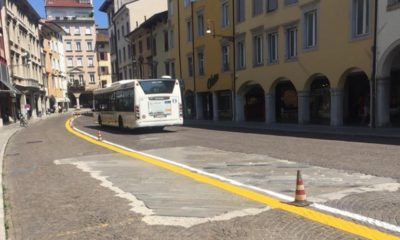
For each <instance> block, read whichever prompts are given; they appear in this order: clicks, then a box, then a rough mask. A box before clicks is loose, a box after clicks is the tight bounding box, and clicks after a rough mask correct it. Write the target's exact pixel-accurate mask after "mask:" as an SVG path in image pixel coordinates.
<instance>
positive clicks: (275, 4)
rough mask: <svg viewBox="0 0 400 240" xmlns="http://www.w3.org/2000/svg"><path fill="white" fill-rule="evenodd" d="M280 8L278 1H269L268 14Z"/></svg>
mask: <svg viewBox="0 0 400 240" xmlns="http://www.w3.org/2000/svg"><path fill="white" fill-rule="evenodd" d="M277 8H278V0H267V12H272V11H274V10H276V9H277Z"/></svg>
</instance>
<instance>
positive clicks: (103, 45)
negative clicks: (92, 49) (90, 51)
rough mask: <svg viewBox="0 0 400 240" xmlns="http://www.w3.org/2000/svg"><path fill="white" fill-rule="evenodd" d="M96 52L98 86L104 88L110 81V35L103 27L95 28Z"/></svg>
mask: <svg viewBox="0 0 400 240" xmlns="http://www.w3.org/2000/svg"><path fill="white" fill-rule="evenodd" d="M96 31H97V32H96V52H97V60H98V66H99V69H98V73H99V84H100V87H102V88H104V87H106V86H107V85H110V84H111V82H112V77H111V55H110V37H109V35H108V30H107V29H105V28H97V29H96Z"/></svg>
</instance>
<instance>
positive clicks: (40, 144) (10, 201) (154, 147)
mask: <svg viewBox="0 0 400 240" xmlns="http://www.w3.org/2000/svg"><path fill="white" fill-rule="evenodd" d="M64 121H65V117H64V118H62V117H61V118H54V119H49V120H46V121H41V122H38V123H36V126H37V127H36V128H28V129H24V130H23V131H20V132H18V133H17V134H16V135H15V136H14V137H12V138H11V139H10V143H9V145H8V146H7V149H6V154H5V159H4V160H5V166H4V173H5V177H4V183H5V195H6V204H7V206H8V207H7V208H6V211H7V225H8V226H9V230H8V234H9V238H10V239H271V240H272V239H273V240H279V239H282V240H283V239H285V240H287V239H362V238H358V237H356V236H354V235H350V234H347V233H344V232H341V231H338V230H335V229H333V228H331V227H327V226H324V225H321V224H318V223H315V222H312V221H308V220H305V219H303V218H301V217H298V216H295V215H293V214H289V213H286V212H283V211H281V210H276V209H268V210H266V211H262V212H260V213H258V214H256V215H249V216H241V217H234V218H230V219H228V220H223V221H207V222H205V223H200V224H196V225H193V226H191V227H187V228H185V227H179V226H163V225H149V224H148V223H146V222H144V221H143V219H144V215H145V214H144V213H142V214H139V213H137V212H135V211H132V205H130V204H131V201H130V200H129V199H127V198H123V197H118V196H116V193H115V191H113V190H111V189H110V188H109V187H107V186H105V185H104V184H103V185H101V184H102V182H101V181H100V180H99V179H98V178H95V177H94V175H96V173H97V174H98V175H100V176H102V174H103V175H104V177H106V178H105V179H106V180H109V181H110V182H112V183H113V184H114V185H113V186H114V187H119V188H120V189H121V190H123V191H124V192H125V193H126V192H129V193H135V191H139V190H137V186H135V184H134V183H132V182H130V183H131V184H129V182H126V181H123V179H124V178H127V177H131V178H132V179H135V178H136V179H141V180H142V181H146V180H148V178H149V177H148V176H146V175H140V174H139V173H140V170H143V169H146V170H147V171H150V168H145V167H144V166H139V165H134V166H133V165H130V164H128V165H124V164H121V163H118V162H117V161H114V162H107V161H106V160H107V157H105V156H109V155H110V154H112V153H111V152H110V151H108V150H106V149H103V148H100V147H98V146H95V145H92V144H90V143H88V142H85V141H83V140H81V139H79V138H76V137H75V136H73V135H71V134H70V133H68V132H67V131H66V130H65V128H64ZM45 122H46V123H45ZM76 123H77V125H79V126H80V127H82V128H83V129H85V131H90V132H92V133H96V131H97V127H96V125H95V124H93V122H92V119H91V118H87V117H81V118H78V119H77V122H76ZM102 131H103V132H102V134H103V138H105V139H107V140H110V141H115V142H119V143H121V144H122V145H126V146H129V147H132V148H135V149H138V150H141V151H147V152H149V153H160V152H164V153H165V154H166V156H168V155H169V154H172V153H174V150H176V149H177V148H176V147H177V146H178V147H181V148H182V149H183V150H185V149H190V147H193V146H197V147H201V148H203V149H206V150H207V149H208V150H209V149H213V151H216V152H218V151H224V152H226V153H228V155H227V156H230V155H229V154H231V153H232V152H233V153H235V152H236V153H242V154H250V155H252V154H255V155H252V156H253V157H255V156H260V155H261V156H262V155H264V156H268V157H270V158H272V159H280V160H289V161H292V162H297V163H301V164H303V165H304V164H306V165H307V166H314V165H315V166H320V167H321V166H323V167H328V168H329V169H332V168H334V169H338V170H341V171H338V172H340V173H341V174H342V176H344V175H345V174H348V175H349V176H350V177H349V176H347V177H349V179H351V178H357V176H358V175H357V174H359V173H362V174H368V175H373V176H375V177H373V176H369V177H368V179H369V180H370V181H373V182H374V183H377V184H383V183H397V181H398V179H399V175H398V174H399V173H395V172H396V171H395V170H393V168H395V167H396V166H398V163H397V162H396V161H395V157H394V156H395V153H393V151H398V149H397V148H398V147H397V146H396V145H388V144H372V143H360V142H341V141H330V140H329V141H328V140H320V139H312V138H307V139H304V138H300V137H296V138H292V137H288V136H286V137H279V136H270V135H262V134H252V133H234V132H224V131H210V130H204V129H191V128H185V127H179V128H178V127H176V128H175V127H174V128H167V130H166V131H164V132H152V131H144V132H143V131H126V132H119V131H118V130H116V129H113V128H109V129H108V128H107V129H104V130H102ZM315 146H318V148H316V147H315ZM354 148H361V149H363V150H365V151H367V152H366V154H365V155H360V154H359V153H358V152H357V151H354ZM338 149H340V150H341V155H342V158H341V161H337V160H332V159H335V156H338V155H340V154H339V153H338V152H337V151H338ZM208 150H207V151H208ZM321 151H324V153H321ZM375 151H377V152H375ZM178 152H182V151H178ZM372 152H375V154H376V155H379V156H380V163H379V164H378V163H374V161H373V160H374V158H373V156H371V154H369V155H368V153H372ZM175 153H176V152H175ZM205 153H206V152H205ZM375 154H374V155H375ZM96 156H97V157H96ZM101 156H102V157H103V158H102V157H101ZM306 156H307V157H306ZM308 156H309V157H308ZM225 157H226V156H225ZM321 158H322V159H321ZM67 159H69V160H68V161H67ZM101 159H103V161H99V160H101ZM336 159H337V158H336ZM253 160H254V159H253ZM253 160H252V161H253ZM57 161H58V162H57ZM96 161H97V162H96ZM231 161H235V159H231ZM271 161H272V160H271ZM375 161H376V160H375ZM55 163H58V164H55ZM73 163H86V165H85V166H87V167H89V168H90V169H89V170H91V171H86V170H88V168H87V169H86V170H85V169H84V168H82V167H79V165H74V164H73ZM197 163H198V164H199V165H198V166H203V167H204V168H207V167H208V169H209V170H212V169H210V167H209V166H205V165H202V164H201V162H200V161H198V162H197ZM230 164H231V168H235V167H236V168H239V170H240V171H243V169H240V168H245V167H246V166H242V165H243V162H242V163H241V165H240V164H239V165H240V166H232V164H233V163H232V162H231V163H230ZM368 164H371V167H372V168H373V167H376V169H372V170H371V169H369V168H368ZM388 164H391V165H390V166H388ZM233 165H234V164H233ZM358 165H360V166H358ZM278 166H279V165H278ZM130 167H134V168H132V171H134V170H136V171H138V172H136V174H132V175H133V176H131V175H129V172H130V170H129V169H130ZM264 167H267V166H264ZM214 170H215V171H218V169H214ZM236 170H237V169H236ZM113 171H114V172H125V175H124V174H121V175H117V174H114V175H112V174H111V173H112V172H113ZM154 171H155V170H154ZM158 171H159V170H158ZM371 171H373V172H375V174H372V173H371ZM220 172H221V174H222V173H224V172H223V171H220ZM332 172H333V170H331V173H332ZM150 173H151V172H150ZM150 173H149V174H150ZM229 173H231V172H229V171H227V172H225V174H227V176H229ZM158 174H161V173H159V172H158ZM164 174H165V176H166V175H167V173H164ZM168 174H169V173H168ZM232 175H233V174H231V175H230V177H232ZM154 176H156V175H154ZM157 176H159V175H157ZM162 176H164V175H162ZM342 176H341V177H342ZM360 176H361V175H360ZM233 177H234V176H233ZM239 177H240V176H239ZM242 177H243V176H242ZM180 178H181V177H178V176H177V177H176V179H175V178H174V177H173V176H172V175H168V178H167V177H165V178H162V177H160V180H159V181H158V182H156V183H157V184H160V183H162V182H163V181H164V182H165V183H166V184H165V186H164V190H165V191H167V192H168V190H169V188H170V185H168V184H169V183H170V182H171V181H178V182H184V181H187V180H183V179H180ZM358 179H361V177H359V176H358ZM371 179H372V180H371ZM283 180H284V181H286V180H287V179H283ZM290 180H291V179H290ZM288 181H289V180H288ZM260 184H262V183H260ZM358 184H364V185H363V186H365V185H367V184H366V183H365V182H364V183H362V182H360V183H358ZM128 185H129V186H128ZM345 185H346V184H344V185H342V186H340V189H342V188H343V189H347V188H348V187H346V186H345ZM149 186H151V184H149ZM183 186H185V187H184V188H185V189H187V191H188V194H187V195H191V196H192V197H193V196H197V195H198V196H202V194H204V193H209V192H210V191H216V192H215V194H216V195H214V196H219V198H217V199H219V200H221V201H222V200H224V199H225V200H229V199H233V198H235V197H233V196H232V197H231V196H229V194H227V193H226V194H224V192H219V191H217V190H215V189H213V190H211V189H207V188H208V187H207V186H199V187H198V188H193V186H194V185H191V184H190V182H189V181H187V182H184V184H183ZM158 187H159V188H158V190H159V191H160V188H163V186H162V185H159V186H158ZM149 190H151V189H150V187H149ZM140 191H143V189H142V190H140ZM310 191H312V190H310ZM183 192H184V191H183ZM316 193H317V194H318V195H323V192H322V191H320V190H318V191H316ZM147 194H148V195H149V194H151V192H149V193H147ZM181 194H182V195H181V198H185V196H186V194H184V193H181ZM133 195H134V194H133ZM386 195H387V196H390V198H389V197H388V198H387V197H385V196H386ZM160 196H161V197H162V195H160ZM166 196H168V195H166ZM398 196H399V191H398V190H396V191H387V192H381V191H374V192H373V193H371V192H361V193H358V194H350V195H344V196H343V197H342V198H340V199H336V200H331V201H329V202H327V204H329V205H331V206H337V207H340V208H342V209H346V210H351V211H358V212H361V213H365V212H368V210H375V211H371V212H370V216H372V217H375V218H379V219H382V220H385V221H388V222H391V223H395V224H396V223H397V224H398V219H399V218H398V216H399V214H398V209H399V208H398V206H399V205H398V202H399V201H398ZM146 199H148V196H146V195H145V194H142V196H140V197H139V200H141V201H143V202H144V203H146ZM368 199H369V200H368ZM361 200H363V201H364V202H365V203H367V204H364V205H363V201H361ZM171 201H173V198H171V197H170V196H169V198H166V199H165V200H164V201H161V200H160V201H153V203H152V204H153V205H152V204H150V203H149V206H147V207H150V206H163V204H165V202H166V203H169V204H171ZM237 203H238V204H233V206H232V209H230V210H227V209H225V210H223V211H222V212H227V211H231V210H235V209H236V210H237V209H247V208H256V209H257V208H258V209H259V208H261V207H262V206H258V205H257V204H256V205H255V204H254V203H250V202H248V201H247V200H239V199H238V200H237ZM383 204H385V205H386V206H388V205H390V208H389V209H391V211H389V209H388V210H386V209H384V205H383ZM164 206H165V205H164ZM171 206H172V205H170V207H171ZM213 206H214V205H213ZM150 209H151V207H150ZM154 209H156V207H155V208H154ZM205 209H207V210H208V211H209V212H208V213H207V214H206V215H207V216H211V215H213V212H214V210H213V209H212V208H211V207H209V208H205ZM216 209H221V206H218V207H216ZM377 209H382V210H381V211H378V210H377ZM156 210H157V209H156ZM162 210H168V211H164V212H162V211H160V212H161V215H163V214H164V215H168V214H169V215H176V212H180V211H175V212H174V211H173V210H174V209H172V211H171V209H168V208H164V209H162ZM396 211H397V212H396ZM171 212H173V214H172V213H171ZM188 212H189V213H187V214H184V215H190V211H188ZM200 212H201V211H200ZM390 214H392V215H390ZM393 214H395V216H393ZM201 217H204V216H201Z"/></svg>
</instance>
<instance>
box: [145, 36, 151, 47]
mask: <svg viewBox="0 0 400 240" xmlns="http://www.w3.org/2000/svg"><path fill="white" fill-rule="evenodd" d="M150 43H151V42H150V37H147V38H146V47H147V50H150V49H151V45H150Z"/></svg>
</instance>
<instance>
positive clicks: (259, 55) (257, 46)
mask: <svg viewBox="0 0 400 240" xmlns="http://www.w3.org/2000/svg"><path fill="white" fill-rule="evenodd" d="M253 52H254V53H253V55H254V59H253V64H254V65H255V66H259V65H262V64H263V40H262V35H261V34H259V35H255V36H254V37H253Z"/></svg>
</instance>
